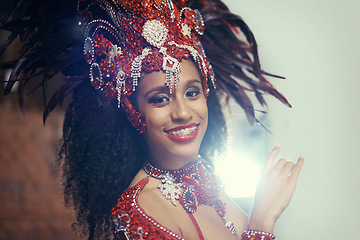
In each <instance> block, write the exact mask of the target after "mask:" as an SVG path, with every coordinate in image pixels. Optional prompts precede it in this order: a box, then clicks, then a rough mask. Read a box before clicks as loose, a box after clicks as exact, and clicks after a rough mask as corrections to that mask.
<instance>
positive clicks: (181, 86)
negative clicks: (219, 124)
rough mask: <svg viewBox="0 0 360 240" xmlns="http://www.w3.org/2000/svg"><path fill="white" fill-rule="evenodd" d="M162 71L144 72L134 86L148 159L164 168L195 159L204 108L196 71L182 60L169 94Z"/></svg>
mask: <svg viewBox="0 0 360 240" xmlns="http://www.w3.org/2000/svg"><path fill="white" fill-rule="evenodd" d="M164 79H165V73H164V72H152V73H149V74H146V75H145V76H144V77H143V79H142V80H141V81H140V83H139V86H138V88H137V96H136V98H137V105H138V110H139V111H140V112H141V113H142V114H143V115H144V116H145V121H146V131H145V132H144V135H145V139H146V142H147V144H148V148H149V154H150V156H149V157H150V159H148V160H150V161H152V163H153V164H155V165H156V166H158V167H161V168H164V169H178V168H181V167H183V166H184V165H186V164H187V163H189V162H191V161H194V160H196V159H197V156H198V153H199V148H200V144H201V141H202V139H203V137H204V134H205V131H206V128H207V124H208V112H207V105H206V99H205V95H204V91H203V88H202V82H201V78H200V75H199V72H198V70H197V68H196V67H195V65H194V64H193V62H191V61H190V60H183V61H182V62H181V73H180V77H179V82H178V89H177V90H176V91H174V92H173V93H172V94H171V95H170V93H169V89H168V87H166V86H165V83H164Z"/></svg>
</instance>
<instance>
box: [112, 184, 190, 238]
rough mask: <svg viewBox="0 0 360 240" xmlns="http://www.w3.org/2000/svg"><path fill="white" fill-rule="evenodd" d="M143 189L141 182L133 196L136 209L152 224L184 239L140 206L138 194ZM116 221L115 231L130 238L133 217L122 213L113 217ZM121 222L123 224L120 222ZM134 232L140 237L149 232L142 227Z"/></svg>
mask: <svg viewBox="0 0 360 240" xmlns="http://www.w3.org/2000/svg"><path fill="white" fill-rule="evenodd" d="M140 191H141V184H139V185H138V186H136V187H135V193H134V194H133V196H132V204H133V206H134V207H135V209H136V211H138V212H139V214H141V215H142V216H143V217H144V218H145V219H146V220H147V221H149V222H150V223H151V224H152V225H154V226H155V227H157V228H158V229H160V230H161V231H163V232H165V233H167V234H169V235H171V236H173V237H175V238H176V239H179V240H184V239H183V238H182V237H181V236H179V235H177V234H176V233H174V232H172V231H170V230H169V229H167V228H166V227H163V226H162V225H161V224H159V223H158V222H157V221H156V220H155V219H153V218H152V217H150V216H148V215H147V214H146V213H145V212H144V210H143V209H142V208H141V207H140V206H139V204H138V202H137V196H138V194H139V193H140ZM122 218H126V219H127V221H123V220H121V219H122ZM113 221H114V223H115V232H120V231H121V232H123V233H124V234H125V237H127V239H130V235H129V231H130V230H129V227H130V223H131V218H130V216H129V215H128V214H121V215H118V216H117V217H116V218H114V219H113ZM119 222H120V223H121V224H119ZM132 234H135V235H137V236H139V237H140V238H139V239H143V238H142V237H143V235H146V234H147V233H144V232H143V229H142V227H139V228H138V230H137V232H135V233H134V232H132Z"/></svg>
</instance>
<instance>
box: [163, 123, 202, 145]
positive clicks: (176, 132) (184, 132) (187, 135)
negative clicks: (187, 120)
mask: <svg viewBox="0 0 360 240" xmlns="http://www.w3.org/2000/svg"><path fill="white" fill-rule="evenodd" d="M198 127H199V124H194V123H192V124H189V125H187V126H181V127H176V128H173V129H169V130H166V131H165V133H166V135H167V136H168V137H169V138H170V139H171V140H173V141H176V142H179V143H186V142H190V141H191V140H193V139H194V138H195V137H196V136H197V134H198V132H199V128H198Z"/></svg>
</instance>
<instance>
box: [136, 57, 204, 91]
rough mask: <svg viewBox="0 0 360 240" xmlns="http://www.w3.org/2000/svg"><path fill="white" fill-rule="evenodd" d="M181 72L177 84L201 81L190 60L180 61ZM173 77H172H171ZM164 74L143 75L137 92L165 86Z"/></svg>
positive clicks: (155, 72) (156, 72) (159, 72)
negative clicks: (195, 80)
mask: <svg viewBox="0 0 360 240" xmlns="http://www.w3.org/2000/svg"><path fill="white" fill-rule="evenodd" d="M180 66H181V70H180V75H179V83H180V84H181V83H182V82H186V81H188V80H194V79H197V80H201V78H200V74H199V70H198V68H197V67H196V66H195V64H194V63H193V62H192V61H191V60H182V61H181V62H180ZM172 77H173V76H172ZM165 79H166V74H165V72H164V71H154V72H151V73H147V74H144V76H143V77H142V79H141V80H140V83H139V86H138V88H139V90H140V91H141V90H142V89H149V88H152V87H159V86H166V83H165Z"/></svg>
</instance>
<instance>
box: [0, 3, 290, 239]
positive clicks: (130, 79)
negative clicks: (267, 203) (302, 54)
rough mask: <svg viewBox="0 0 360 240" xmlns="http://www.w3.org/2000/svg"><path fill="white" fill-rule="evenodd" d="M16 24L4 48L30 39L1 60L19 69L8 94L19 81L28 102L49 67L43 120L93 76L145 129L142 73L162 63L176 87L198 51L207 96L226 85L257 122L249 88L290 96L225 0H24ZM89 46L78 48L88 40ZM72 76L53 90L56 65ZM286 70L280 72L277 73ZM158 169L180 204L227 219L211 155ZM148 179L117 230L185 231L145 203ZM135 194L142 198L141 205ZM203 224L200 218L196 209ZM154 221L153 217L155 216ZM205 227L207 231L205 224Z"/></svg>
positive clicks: (129, 198)
mask: <svg viewBox="0 0 360 240" xmlns="http://www.w3.org/2000/svg"><path fill="white" fill-rule="evenodd" d="M1 28H2V29H6V30H10V31H11V32H12V33H11V35H10V36H9V38H8V39H7V40H6V41H5V43H4V44H3V47H2V48H1V49H0V54H2V53H3V51H4V50H5V48H6V46H8V45H9V44H10V43H11V42H12V41H13V40H14V39H15V38H16V37H17V36H20V40H21V41H22V42H23V43H24V44H23V47H22V49H21V50H20V52H19V54H18V55H17V57H16V59H14V60H13V61H10V62H7V63H3V64H1V65H0V69H5V68H12V69H13V70H12V73H11V75H10V79H9V81H8V83H7V86H6V89H5V94H8V93H9V92H10V90H11V89H12V87H13V86H14V84H15V83H16V82H19V86H18V92H19V103H20V106H21V107H22V106H23V90H24V88H25V86H26V85H27V84H28V82H29V80H31V79H33V78H34V77H36V76H39V75H43V79H42V81H41V82H40V83H39V84H38V85H37V87H36V89H37V88H41V87H42V88H43V89H44V103H45V112H44V121H45V120H46V117H47V116H48V115H49V113H50V112H51V111H52V110H53V109H54V108H55V106H56V105H58V104H61V103H62V102H63V100H64V98H65V97H66V96H68V95H70V94H71V93H73V92H74V91H75V90H76V89H77V88H80V87H81V86H82V85H81V84H82V83H83V82H84V81H90V82H91V84H92V86H93V87H94V88H95V89H97V90H98V98H99V104H100V105H106V104H109V103H111V102H114V101H115V102H116V103H117V106H118V107H119V108H122V109H123V110H124V111H125V112H126V114H127V116H128V117H129V120H130V121H131V122H132V124H133V125H134V126H135V127H136V128H137V129H138V130H139V132H140V133H142V132H144V131H145V130H146V122H145V120H144V117H143V115H142V114H141V113H140V112H138V111H137V109H136V107H135V106H134V105H133V103H132V102H131V96H132V95H133V92H135V91H136V87H137V85H138V84H139V81H140V80H141V77H142V74H143V73H150V72H152V71H163V72H164V73H165V85H166V86H167V87H168V89H169V93H170V94H172V93H173V92H174V91H176V90H177V82H178V79H179V74H180V71H181V67H180V62H181V61H182V60H183V59H191V60H192V61H193V62H194V63H195V65H196V66H197V68H198V69H199V72H200V75H201V78H202V85H203V90H204V94H205V96H207V95H208V93H209V91H212V90H213V89H216V88H217V89H219V90H220V91H223V92H225V93H226V95H227V96H228V97H233V98H234V99H235V101H236V102H237V103H238V104H239V105H240V106H241V107H242V108H243V109H244V111H245V113H246V116H247V118H248V120H249V122H250V123H253V122H254V121H257V119H256V117H255V114H254V107H253V104H252V103H251V101H250V99H249V97H248V95H247V94H248V93H247V92H253V93H254V94H255V96H256V98H257V100H258V101H259V102H260V104H261V105H266V102H265V100H264V98H263V94H270V95H273V96H275V97H276V98H277V99H279V100H280V101H281V102H283V103H285V104H286V105H288V106H290V104H289V103H288V102H287V100H286V99H285V98H284V97H283V96H282V95H281V94H280V93H279V92H278V91H277V90H276V89H275V88H274V87H273V86H272V85H271V84H270V82H269V81H268V80H267V79H265V77H264V75H270V76H274V75H271V74H268V73H266V72H264V71H263V70H262V69H261V67H260V63H259V59H258V54H257V45H256V42H255V39H254V36H253V34H252V33H251V31H250V29H249V28H248V26H247V25H246V24H245V23H244V22H243V20H242V19H241V18H240V17H239V16H236V15H234V14H232V13H230V12H229V10H228V8H227V7H226V6H225V5H224V4H223V3H222V2H221V1H211V0H198V1H194V0H189V1H186V0H179V1H171V0H135V1H126V0H78V1H72V0H67V1H61V3H51V2H50V1H46V0H44V1H43V0H34V1H26V0H19V1H18V3H17V5H16V7H15V8H14V9H13V10H12V11H11V12H10V13H9V15H8V16H6V17H4V18H3V19H2V21H1ZM80 45H81V46H82V47H81V49H82V53H81V54H79V51H78V49H79V46H80ZM59 72H61V73H62V74H64V75H65V76H66V78H65V83H64V84H62V86H61V87H59V89H58V90H57V91H56V92H55V93H53V95H52V97H51V98H50V100H49V101H47V99H46V91H45V90H46V86H47V82H48V81H49V80H51V79H52V77H53V76H55V75H56V74H57V73H59ZM275 77H278V76H275ZM144 170H145V171H146V172H147V174H148V175H149V177H155V178H158V179H161V180H162V182H163V184H162V185H160V186H159V190H160V191H161V193H162V194H163V195H164V197H166V198H169V200H170V201H172V203H173V204H174V205H176V202H177V199H179V202H180V205H181V206H182V207H183V208H184V209H185V210H186V211H187V212H188V214H189V216H190V217H191V216H192V213H194V212H195V211H196V209H197V207H198V206H200V205H202V204H204V205H209V206H214V207H215V209H216V210H217V212H218V214H219V216H220V217H221V218H222V219H223V220H224V224H226V226H227V227H228V228H229V230H230V231H232V233H233V234H237V233H236V231H235V229H234V226H233V224H232V223H231V222H226V219H225V206H224V204H223V203H222V202H221V201H220V200H219V199H218V198H219V197H218V193H219V188H220V186H219V183H218V181H217V179H216V177H215V176H214V174H213V172H212V170H211V168H210V167H208V166H207V164H206V163H205V162H204V161H203V160H198V161H197V162H195V163H193V164H192V165H191V166H188V167H186V168H184V169H182V170H178V171H165V170H161V169H157V168H155V167H153V166H151V165H150V164H149V163H147V164H146V165H145V166H144ZM147 181H148V179H144V180H142V181H140V182H139V183H138V184H137V185H135V186H134V187H132V188H129V189H127V190H126V191H125V192H124V193H123V194H122V195H121V197H120V199H119V202H118V204H117V205H116V206H115V207H114V209H113V211H112V216H113V218H114V223H115V226H116V234H118V235H120V233H121V234H124V236H126V237H127V238H126V239H151V237H153V239H156V238H159V235H158V234H160V235H161V236H163V237H164V238H165V239H181V237H180V236H177V235H176V234H175V233H173V232H171V231H170V230H168V229H166V228H164V227H162V226H161V225H160V224H158V223H157V222H156V221H155V220H154V219H152V218H151V216H148V215H146V213H145V212H144V211H143V210H142V208H141V207H140V206H139V205H138V202H137V196H138V194H139V192H140V191H141V189H142V188H143V187H144V186H145V185H146V183H147ZM132 203H133V204H132ZM191 219H192V220H193V222H194V224H195V226H197V223H196V221H195V219H194V218H193V217H191ZM148 223H149V224H148ZM197 229H198V233H199V236H200V238H201V236H202V234H201V231H200V229H199V228H197ZM242 239H253V240H257V239H265V240H267V239H273V236H272V235H271V234H266V233H262V232H257V231H246V232H245V233H243V234H242Z"/></svg>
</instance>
